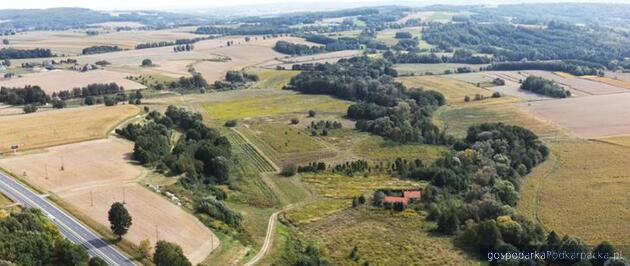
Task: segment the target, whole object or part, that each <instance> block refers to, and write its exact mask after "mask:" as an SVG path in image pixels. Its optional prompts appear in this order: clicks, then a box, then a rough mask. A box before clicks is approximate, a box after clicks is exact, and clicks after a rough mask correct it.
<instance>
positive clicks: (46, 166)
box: [44, 164, 48, 179]
mask: <svg viewBox="0 0 630 266" xmlns="http://www.w3.org/2000/svg"><path fill="white" fill-rule="evenodd" d="M44 172H45V173H46V179H48V165H47V164H44Z"/></svg>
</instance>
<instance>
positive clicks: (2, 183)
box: [0, 172, 134, 265]
mask: <svg viewBox="0 0 630 266" xmlns="http://www.w3.org/2000/svg"><path fill="white" fill-rule="evenodd" d="M0 192H2V194H4V195H6V196H7V197H8V198H10V199H12V200H13V201H14V202H19V203H20V204H22V206H24V207H27V208H37V209H40V210H42V211H43V212H44V214H46V215H47V216H48V217H49V218H50V219H51V220H52V221H53V223H55V225H57V228H59V231H60V232H61V234H62V235H63V236H65V237H66V238H67V239H68V240H70V241H72V242H73V243H76V244H79V245H81V246H83V247H84V248H85V249H86V250H87V252H88V254H90V256H97V257H100V258H102V259H103V260H105V261H106V262H107V264H109V265H134V263H133V262H131V260H129V259H128V258H127V257H125V256H124V255H123V254H122V253H121V252H120V251H118V250H117V249H116V248H115V247H113V246H112V245H110V244H109V243H107V242H106V241H105V240H103V239H102V238H101V237H100V236H98V235H97V234H96V233H94V232H92V230H90V229H88V228H87V227H86V226H84V225H82V224H81V223H80V222H79V221H77V220H76V219H75V218H73V217H72V216H71V215H69V214H67V213H66V212H64V211H62V210H60V209H59V208H57V207H56V206H55V205H53V204H52V203H51V202H49V201H48V200H47V199H46V198H44V197H42V196H40V195H38V194H37V193H36V192H34V191H32V190H31V189H30V188H28V187H26V186H25V185H23V184H22V183H20V182H18V181H16V180H14V179H13V178H11V177H10V176H7V175H6V174H4V173H2V172H0Z"/></svg>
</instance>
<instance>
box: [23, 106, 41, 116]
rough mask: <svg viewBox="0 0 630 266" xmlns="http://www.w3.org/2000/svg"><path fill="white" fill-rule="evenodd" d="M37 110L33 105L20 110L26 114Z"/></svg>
mask: <svg viewBox="0 0 630 266" xmlns="http://www.w3.org/2000/svg"><path fill="white" fill-rule="evenodd" d="M37 109H39V108H38V107H37V105H33V104H29V105H27V106H24V108H22V110H23V111H24V113H26V114H29V113H34V112H37Z"/></svg>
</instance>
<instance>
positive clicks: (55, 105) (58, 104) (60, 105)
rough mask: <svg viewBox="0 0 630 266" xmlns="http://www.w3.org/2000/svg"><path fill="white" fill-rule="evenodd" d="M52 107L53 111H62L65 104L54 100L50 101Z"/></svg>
mask: <svg viewBox="0 0 630 266" xmlns="http://www.w3.org/2000/svg"><path fill="white" fill-rule="evenodd" d="M52 107H53V108H55V109H62V108H65V107H66V102H65V101H62V100H59V99H55V100H53V101H52Z"/></svg>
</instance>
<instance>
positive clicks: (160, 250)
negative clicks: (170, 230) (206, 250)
mask: <svg viewBox="0 0 630 266" xmlns="http://www.w3.org/2000/svg"><path fill="white" fill-rule="evenodd" d="M153 263H155V265H157V266H190V265H192V264H191V263H190V261H188V259H187V258H186V256H184V252H183V251H182V248H181V247H180V246H178V245H177V244H174V243H170V242H166V241H163V240H161V241H158V242H157V243H156V244H155V253H154V254H153Z"/></svg>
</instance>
